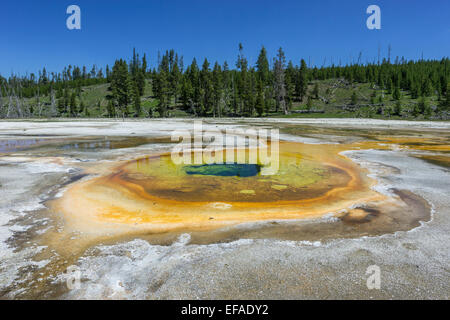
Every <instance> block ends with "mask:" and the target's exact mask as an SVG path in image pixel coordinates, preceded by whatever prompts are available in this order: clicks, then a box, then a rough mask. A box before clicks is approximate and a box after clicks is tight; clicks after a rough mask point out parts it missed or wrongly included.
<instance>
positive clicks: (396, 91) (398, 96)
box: [392, 86, 401, 100]
mask: <svg viewBox="0 0 450 320" xmlns="http://www.w3.org/2000/svg"><path fill="white" fill-rule="evenodd" d="M392 98H394V100H400V99H401V93H400V89H399V88H398V87H397V86H396V87H395V88H394V92H393V93H392Z"/></svg>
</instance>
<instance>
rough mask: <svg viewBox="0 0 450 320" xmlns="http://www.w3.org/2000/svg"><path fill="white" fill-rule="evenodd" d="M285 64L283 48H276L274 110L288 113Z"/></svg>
mask: <svg viewBox="0 0 450 320" xmlns="http://www.w3.org/2000/svg"><path fill="white" fill-rule="evenodd" d="M285 64H286V58H285V56H284V52H283V49H282V48H281V47H280V49H278V54H277V58H276V59H275V60H274V70H273V73H274V91H275V97H276V102H277V104H276V111H278V109H281V110H282V111H283V112H284V114H287V113H288V109H287V106H286V85H285V82H284V80H285Z"/></svg>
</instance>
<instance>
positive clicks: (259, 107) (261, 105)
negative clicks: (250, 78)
mask: <svg viewBox="0 0 450 320" xmlns="http://www.w3.org/2000/svg"><path fill="white" fill-rule="evenodd" d="M256 91H257V96H256V107H255V108H256V112H257V113H258V115H259V116H260V117H261V116H262V115H263V114H264V111H265V101H264V88H263V80H262V79H258V80H257V86H256Z"/></svg>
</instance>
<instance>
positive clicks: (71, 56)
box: [0, 0, 450, 76]
mask: <svg viewBox="0 0 450 320" xmlns="http://www.w3.org/2000/svg"><path fill="white" fill-rule="evenodd" d="M71 4H76V5H78V6H80V8H81V19H82V29H81V30H72V31H70V30H68V29H67V28H66V19H67V17H68V15H67V14H66V8H67V7H68V6H69V5H71ZM370 4H377V5H378V6H380V8H381V27H382V29H381V30H368V29H367V27H366V19H367V17H368V15H367V14H366V8H367V7H368V6H369V5H370ZM0 35H1V41H0V74H2V75H4V76H8V75H10V74H11V72H14V73H19V74H21V75H24V74H25V73H27V72H28V73H30V72H36V71H37V70H38V69H41V68H42V67H43V66H45V67H46V68H47V70H48V71H58V72H59V71H61V70H62V69H63V67H64V66H66V65H68V64H72V65H79V66H82V65H86V66H88V67H90V66H91V65H92V64H96V65H97V66H99V67H104V66H105V65H106V64H110V65H111V64H113V63H114V60H115V59H116V58H119V57H123V58H127V59H128V58H129V57H130V56H131V52H132V48H133V47H134V46H135V47H136V49H137V51H138V52H140V53H144V52H145V53H147V56H148V57H149V63H150V65H152V66H153V65H155V63H156V58H157V52H158V50H160V51H164V50H166V49H170V48H173V49H175V50H176V51H178V52H179V53H181V54H182V55H183V56H184V61H185V65H187V64H188V63H190V62H191V60H192V58H193V57H194V56H195V57H197V60H198V61H199V60H200V61H201V60H203V59H204V58H205V57H207V58H208V60H210V61H214V60H218V61H219V62H220V63H222V62H223V61H225V60H226V61H228V63H229V65H231V66H233V67H234V64H235V61H236V56H237V51H238V50H237V47H238V43H239V42H242V43H243V45H244V52H245V54H246V56H247V58H248V60H249V62H250V63H251V64H254V62H255V60H256V57H257V54H258V51H259V49H260V48H261V45H264V46H265V47H266V48H267V50H268V52H269V55H270V57H273V56H274V55H275V53H276V50H277V49H278V48H279V47H280V46H282V47H283V49H284V51H285V52H286V56H287V59H288V60H292V61H293V62H294V63H295V64H298V62H299V60H300V59H301V58H304V59H305V60H306V61H307V62H308V61H309V60H310V61H311V63H312V64H317V65H322V64H323V62H324V61H325V59H326V63H327V64H329V63H330V62H331V59H333V62H334V63H335V64H337V63H338V62H339V59H341V60H342V63H347V62H348V61H349V60H350V59H351V58H353V59H354V60H355V61H356V60H357V58H358V55H359V52H362V60H363V62H366V61H367V60H369V61H374V59H376V56H377V51H378V47H379V46H381V53H382V55H383V56H386V55H387V47H388V45H389V44H390V45H391V46H392V57H395V56H397V55H398V56H400V57H401V56H405V58H408V59H417V58H420V57H421V55H422V52H423V55H424V57H425V58H438V59H440V58H442V57H444V56H450V41H449V40H450V1H447V0H428V1H419V0H390V1H378V0H377V1H375V0H369V1H366V0H343V1H335V0H311V1H301V0H289V1H288V0H270V1H267V0H220V1H219V0H126V1H121V0H71V1H65V0H53V1H50V0H41V1H36V0H15V1H13V0H8V1H2V5H1V9H0Z"/></svg>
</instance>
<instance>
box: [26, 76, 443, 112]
mask: <svg viewBox="0 0 450 320" xmlns="http://www.w3.org/2000/svg"><path fill="white" fill-rule="evenodd" d="M316 85H317V86H318V95H317V96H318V97H315V96H314V95H313V94H312V93H313V91H314V89H315V86H316ZM109 87H110V84H109V83H103V84H96V85H90V86H84V87H81V94H80V96H79V98H78V100H79V101H83V103H82V104H83V105H84V106H85V107H86V108H87V112H86V111H85V110H80V111H79V112H78V114H77V117H81V118H85V117H92V118H101V117H108V111H107V105H108V96H109V95H110V94H111V92H110V91H109V90H108V88H109ZM151 87H152V85H151V80H146V85H145V90H144V94H143V97H142V98H141V104H142V114H141V117H159V113H158V104H159V100H158V99H157V98H156V97H155V96H154V95H153V93H152V88H151ZM308 92H309V93H310V94H311V102H310V107H309V108H308V105H307V104H308V103H307V101H303V102H301V101H298V100H297V101H293V102H292V105H291V107H290V112H289V114H288V115H285V114H283V112H281V111H279V112H275V111H274V110H269V111H268V112H266V113H264V114H263V116H266V117H267V116H270V117H289V118H293V117H295V118H297V117H299V118H301V117H304V118H311V117H314V118H320V117H323V118H379V119H418V120H423V119H429V120H449V119H450V113H449V112H448V111H441V110H439V109H440V108H439V105H440V101H439V99H438V96H437V95H434V96H431V97H428V98H427V99H426V100H425V101H426V104H427V108H428V107H429V114H421V113H420V112H419V114H414V109H415V108H417V107H418V105H419V103H420V98H417V99H414V98H412V97H411V93H410V92H408V91H404V90H401V99H400V100H399V101H397V100H395V99H394V98H393V95H392V93H390V94H389V93H388V92H387V90H381V89H380V88H379V87H378V86H377V85H375V84H372V85H371V84H369V83H352V84H350V83H349V82H348V81H346V80H345V79H344V78H339V79H328V80H314V81H311V82H310V83H309V84H308ZM352 95H355V96H356V100H355V101H353V102H352ZM380 98H381V100H380ZM24 103H25V104H26V105H28V106H30V107H31V106H34V108H37V106H38V103H37V99H36V98H28V99H24ZM39 103H40V106H41V115H42V116H44V115H46V114H48V113H49V112H50V110H51V97H49V96H43V97H41V98H40V101H39ZM398 103H400V109H401V110H400V113H399V112H398ZM129 109H130V110H131V109H132V106H131V105H130V106H129ZM35 112H37V110H35ZM37 116H38V117H39V113H38V114H37ZM66 116H67V115H66ZM167 116H168V117H193V114H192V113H191V112H190V110H189V108H186V107H184V106H183V105H182V104H181V103H177V104H175V103H174V102H173V101H172V102H171V103H170V105H169V108H168V114H167Z"/></svg>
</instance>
